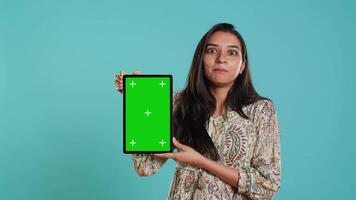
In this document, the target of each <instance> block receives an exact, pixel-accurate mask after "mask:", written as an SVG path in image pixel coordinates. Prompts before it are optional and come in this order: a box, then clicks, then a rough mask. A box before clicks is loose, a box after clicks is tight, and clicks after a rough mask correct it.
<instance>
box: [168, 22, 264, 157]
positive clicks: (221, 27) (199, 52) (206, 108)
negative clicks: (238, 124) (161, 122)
mask: <svg viewBox="0 0 356 200" xmlns="http://www.w3.org/2000/svg"><path fill="white" fill-rule="evenodd" d="M216 31H223V32H229V33H232V34H234V35H235V36H236V37H237V38H238V39H239V40H240V42H241V45H242V47H241V48H242V59H243V62H245V69H244V70H243V72H242V74H239V75H238V76H237V78H236V79H235V82H234V84H233V85H232V87H231V88H230V91H229V93H228V95H227V98H226V101H225V105H224V106H225V110H227V108H228V107H231V108H232V109H233V110H234V111H236V112H237V113H238V114H239V115H241V116H242V117H243V118H246V119H249V117H248V116H247V115H246V114H245V113H244V112H243V110H242V108H243V106H245V105H249V104H252V103H254V102H256V101H258V100H261V99H266V98H264V97H261V96H259V95H258V93H257V92H256V90H255V88H254V87H253V84H252V80H251V75H250V70H249V62H248V56H247V48H246V44H245V41H244V40H243V38H242V36H241V35H240V33H239V32H238V31H236V30H235V27H234V26H233V25H231V24H228V23H220V24H216V25H215V26H213V27H212V28H211V29H210V30H209V31H208V32H207V33H206V34H205V35H204V36H203V37H202V38H201V40H200V42H199V44H198V46H197V48H196V49H195V53H194V57H193V61H192V64H191V67H190V71H189V74H188V78H187V83H186V86H185V88H184V89H183V90H182V91H181V93H180V95H179V96H178V99H177V100H176V102H177V104H176V109H175V111H174V115H173V127H174V134H175V137H176V138H177V139H178V140H179V141H180V142H181V143H183V144H186V145H188V146H191V147H192V148H194V149H195V150H197V151H198V152H199V153H201V154H202V155H204V156H207V157H209V158H210V159H213V160H218V159H219V153H218V151H217V149H216V147H215V145H214V143H213V141H212V140H211V138H210V136H209V134H208V132H207V130H206V123H207V121H208V120H209V118H210V117H211V116H212V114H213V112H214V111H215V107H216V100H215V97H214V96H213V94H212V93H211V92H210V90H209V83H208V80H207V78H206V77H205V75H204V66H203V65H204V62H203V59H204V54H205V50H206V46H207V41H208V39H209V38H210V36H211V35H212V34H213V33H215V32H216Z"/></svg>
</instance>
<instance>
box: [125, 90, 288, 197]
mask: <svg viewBox="0 0 356 200" xmlns="http://www.w3.org/2000/svg"><path fill="white" fill-rule="evenodd" d="M177 95H179V92H177V93H174V95H173V102H174V103H173V109H174V108H175V106H176V101H175V99H177ZM243 111H244V112H245V114H247V116H249V117H250V119H245V118H243V117H241V116H240V115H239V114H238V113H237V112H235V111H233V110H231V109H228V111H227V113H225V115H220V116H216V117H210V119H209V121H208V122H207V124H206V125H207V126H206V128H207V130H208V133H209V135H210V137H211V138H212V141H213V142H214V144H215V146H216V148H217V149H218V152H219V155H220V160H219V161H218V162H220V163H222V164H224V165H226V166H229V167H232V168H235V169H237V170H239V173H240V177H239V181H238V186H237V187H234V186H231V185H229V184H227V183H225V182H224V181H222V180H221V179H219V178H218V177H216V176H214V175H213V174H211V173H210V172H209V171H206V170H204V169H201V168H197V167H195V166H191V165H184V164H177V166H176V169H175V172H174V175H173V179H172V182H171V184H170V190H169V192H168V194H167V199H169V200H171V199H174V200H176V199H177V200H178V199H180V200H185V199H209V200H210V199H212V200H213V199H224V200H229V199H236V200H245V199H272V198H273V196H274V195H275V194H276V192H277V191H278V190H279V188H280V180H281V159H280V132H279V127H278V120H277V115H276V112H275V109H274V106H273V104H272V102H271V101H269V100H260V101H258V102H256V103H254V104H251V105H248V106H245V107H243ZM132 160H133V165H134V168H135V170H136V172H137V173H138V175H140V176H149V175H153V174H155V173H156V172H157V171H158V170H159V169H160V168H161V167H162V165H163V164H164V163H165V162H166V160H163V159H160V158H156V157H154V156H152V155H150V154H132ZM236 176H238V175H237V174H236Z"/></svg>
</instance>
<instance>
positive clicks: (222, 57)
mask: <svg viewBox="0 0 356 200" xmlns="http://www.w3.org/2000/svg"><path fill="white" fill-rule="evenodd" d="M241 50H242V49H241V42H240V40H239V39H238V38H237V37H236V36H235V35H234V34H232V33H229V32H222V31H217V32H215V33H213V34H212V35H211V37H210V38H209V39H208V43H207V47H206V49H205V53H204V73H205V77H207V79H208V80H209V81H210V84H211V86H213V87H231V86H232V84H233V83H234V81H235V79H236V77H237V76H238V75H239V74H240V73H242V72H243V70H244V68H245V62H243V59H242V51H241Z"/></svg>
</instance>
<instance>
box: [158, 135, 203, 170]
mask: <svg viewBox="0 0 356 200" xmlns="http://www.w3.org/2000/svg"><path fill="white" fill-rule="evenodd" d="M173 144H174V146H176V147H177V148H178V149H180V150H181V151H179V152H174V153H159V154H153V155H154V156H156V157H158V158H172V159H173V160H174V161H176V162H177V163H182V164H188V165H193V166H196V167H202V165H203V163H204V161H205V159H206V158H205V157H204V156H203V155H201V154H200V153H199V152H197V151H195V150H194V149H193V148H191V147H189V146H187V145H184V144H181V143H179V142H178V141H177V140H176V139H175V138H173Z"/></svg>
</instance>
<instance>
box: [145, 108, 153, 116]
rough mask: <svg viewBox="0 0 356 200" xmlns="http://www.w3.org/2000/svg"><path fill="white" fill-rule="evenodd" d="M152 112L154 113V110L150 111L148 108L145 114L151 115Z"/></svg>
mask: <svg viewBox="0 0 356 200" xmlns="http://www.w3.org/2000/svg"><path fill="white" fill-rule="evenodd" d="M150 114H152V112H150V110H148V109H147V111H146V112H145V115H147V117H149V116H150Z"/></svg>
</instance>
